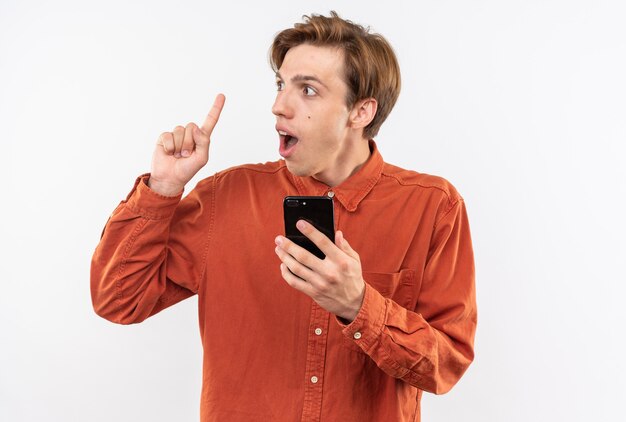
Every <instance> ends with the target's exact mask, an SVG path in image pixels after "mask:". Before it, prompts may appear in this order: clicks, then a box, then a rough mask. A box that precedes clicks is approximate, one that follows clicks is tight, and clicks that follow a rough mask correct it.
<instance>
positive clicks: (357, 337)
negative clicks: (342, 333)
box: [354, 331, 361, 340]
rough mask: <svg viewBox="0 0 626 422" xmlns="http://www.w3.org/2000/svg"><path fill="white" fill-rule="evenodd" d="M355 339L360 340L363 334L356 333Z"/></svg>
mask: <svg viewBox="0 0 626 422" xmlns="http://www.w3.org/2000/svg"><path fill="white" fill-rule="evenodd" d="M354 338H355V339H357V340H358V339H360V338H361V333H359V332H358V331H357V332H356V333H354Z"/></svg>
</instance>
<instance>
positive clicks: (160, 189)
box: [147, 176, 185, 196]
mask: <svg viewBox="0 0 626 422" xmlns="http://www.w3.org/2000/svg"><path fill="white" fill-rule="evenodd" d="M147 184H148V187H149V188H150V189H151V190H152V191H154V192H156V193H158V194H159V195H163V196H177V195H179V194H180V193H181V192H182V191H183V188H184V187H185V186H184V185H182V186H181V185H179V184H175V183H168V182H163V181H160V180H157V179H155V178H154V177H152V176H150V177H149V178H148V181H147Z"/></svg>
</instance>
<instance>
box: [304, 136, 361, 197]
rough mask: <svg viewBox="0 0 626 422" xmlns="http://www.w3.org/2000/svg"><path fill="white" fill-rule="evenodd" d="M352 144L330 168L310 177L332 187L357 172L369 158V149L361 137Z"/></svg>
mask: <svg viewBox="0 0 626 422" xmlns="http://www.w3.org/2000/svg"><path fill="white" fill-rule="evenodd" d="M354 145H355V146H354V147H353V148H351V149H350V150H349V151H347V152H345V153H343V154H342V156H339V157H338V158H337V162H336V163H335V166H334V167H333V168H332V169H328V170H327V171H325V172H322V173H319V174H314V175H313V176H312V177H313V178H314V179H315V180H317V181H319V182H322V183H324V184H326V185H328V186H330V187H331V188H332V187H335V186H339V185H340V184H342V183H343V182H344V181H346V180H347V179H348V178H349V177H350V176H352V175H353V174H355V173H356V172H358V171H359V169H360V168H361V167H363V164H365V163H366V162H367V160H368V159H369V157H370V155H371V151H370V146H369V141H368V140H367V139H361V140H360V141H359V142H355V143H354Z"/></svg>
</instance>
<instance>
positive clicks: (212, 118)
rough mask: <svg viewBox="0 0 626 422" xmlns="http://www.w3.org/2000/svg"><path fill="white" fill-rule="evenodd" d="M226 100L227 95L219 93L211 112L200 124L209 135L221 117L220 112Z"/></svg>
mask: <svg viewBox="0 0 626 422" xmlns="http://www.w3.org/2000/svg"><path fill="white" fill-rule="evenodd" d="M225 101H226V97H224V94H217V97H215V101H214V102H213V107H211V110H210V111H209V114H208V115H207V116H206V119H204V123H202V126H200V129H202V131H203V132H204V133H206V134H207V136H211V132H213V128H214V127H215V125H216V124H217V121H218V120H219V118H220V113H221V112H222V108H224V102H225Z"/></svg>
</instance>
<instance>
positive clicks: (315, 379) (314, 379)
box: [311, 375, 319, 384]
mask: <svg viewBox="0 0 626 422" xmlns="http://www.w3.org/2000/svg"><path fill="white" fill-rule="evenodd" d="M317 381H319V380H318V379H317V377H316V376H315V375H313V376H312V377H311V382H312V383H313V384H317Z"/></svg>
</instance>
